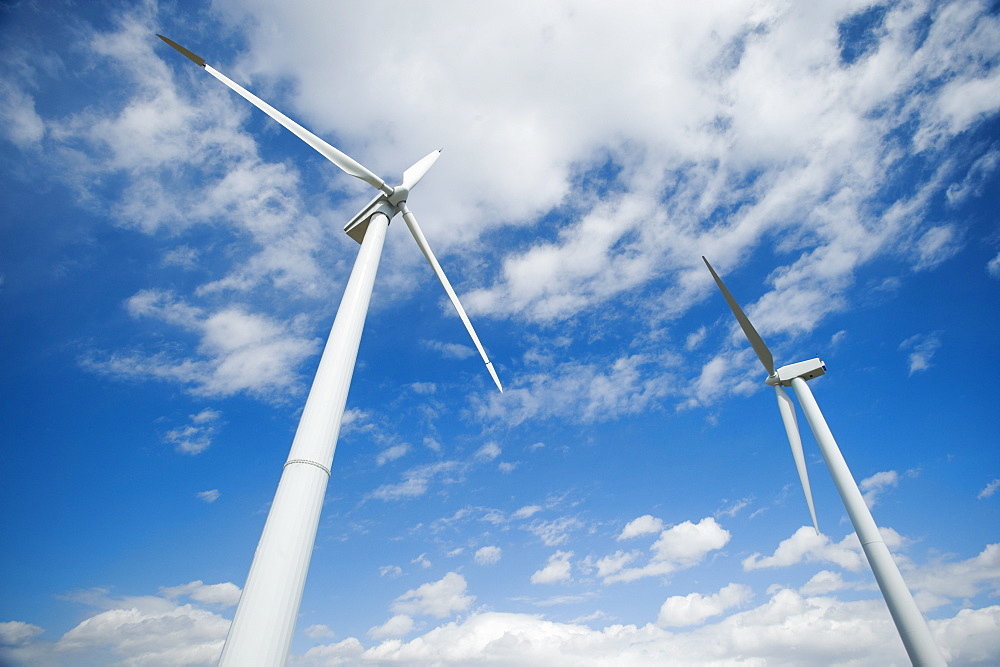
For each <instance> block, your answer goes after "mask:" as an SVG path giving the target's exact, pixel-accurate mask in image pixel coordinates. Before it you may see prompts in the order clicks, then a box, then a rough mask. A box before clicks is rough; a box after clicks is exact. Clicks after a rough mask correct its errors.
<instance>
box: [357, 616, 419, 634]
mask: <svg viewBox="0 0 1000 667" xmlns="http://www.w3.org/2000/svg"><path fill="white" fill-rule="evenodd" d="M413 626H414V623H413V619H412V618H410V617H409V616H407V615H405V614H397V615H395V616H393V617H392V618H390V619H389V620H388V621H386V622H385V623H383V624H382V625H379V626H376V627H374V628H372V629H370V630H369V631H368V636H369V637H371V638H372V639H384V638H386V637H402V636H404V635H408V634H410V632H412V631H413Z"/></svg>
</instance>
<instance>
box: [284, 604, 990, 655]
mask: <svg viewBox="0 0 1000 667" xmlns="http://www.w3.org/2000/svg"><path fill="white" fill-rule="evenodd" d="M734 593H735V594H736V595H738V593H739V592H738V591H735V592H734ZM741 604H742V603H741ZM929 624H930V626H931V631H932V633H933V634H934V635H935V639H936V640H937V641H938V643H939V645H940V646H941V648H942V650H943V652H944V654H945V658H946V659H947V660H949V661H950V662H952V663H953V664H977V663H982V662H987V663H988V662H990V661H991V660H992V659H994V658H995V656H996V655H998V654H1000V636H998V635H997V633H996V628H998V627H1000V607H996V606H994V607H986V608H984V609H964V610H962V611H960V612H959V613H958V614H957V615H956V616H954V617H953V618H949V619H944V620H939V621H936V620H932V621H930V623H929ZM895 633H896V631H895V628H894V626H893V625H892V621H891V619H890V618H889V615H888V613H887V612H886V610H885V604H884V603H883V602H882V601H881V600H864V601H857V602H839V601H836V600H834V599H832V598H822V597H818V598H817V597H803V596H801V595H799V594H798V593H796V592H794V591H792V590H788V589H782V590H780V591H778V592H776V593H775V594H774V595H773V596H772V597H770V598H769V599H768V600H767V601H766V602H765V603H763V604H762V605H760V606H759V607H756V608H753V609H748V610H746V611H742V612H738V613H735V614H732V615H730V616H728V617H726V618H724V619H722V620H721V621H719V622H717V623H714V624H711V623H710V624H706V625H703V626H702V627H698V628H694V629H692V630H689V631H687V632H683V633H678V632H670V631H667V630H665V629H662V628H660V627H657V626H656V625H654V624H652V623H649V624H646V625H609V626H607V627H605V628H601V629H591V628H589V627H587V626H586V625H581V624H575V623H556V622H553V621H549V620H545V619H543V618H541V617H540V616H533V615H527V614H511V613H501V612H482V613H476V614H472V615H470V616H469V617H468V618H465V619H464V620H462V621H460V622H456V621H452V622H449V623H446V624H444V625H441V626H438V627H436V628H433V629H431V630H429V631H428V632H426V633H424V634H423V635H420V636H418V637H415V638H414V639H412V640H410V641H409V642H406V643H403V642H400V641H397V640H389V641H386V642H383V643H382V644H379V645H377V646H373V647H371V648H369V649H367V650H366V649H364V648H363V647H361V646H360V645H358V644H355V643H351V644H348V643H347V642H346V640H345V642H340V643H339V644H335V645H331V646H330V647H316V648H315V649H311V650H310V651H309V652H308V653H306V655H305V656H303V662H304V664H316V665H319V664H329V661H334V662H335V663H336V661H337V660H341V661H348V662H354V663H362V662H365V661H370V662H399V663H408V664H423V663H434V664H442V665H463V664H470V663H481V662H497V663H505V664H551V665H562V664H566V665H570V664H593V663H604V662H606V663H609V664H611V663H613V664H629V665H650V666H653V665H657V666H660V665H692V664H698V665H717V666H720V667H721V665H725V664H732V663H735V662H739V661H744V662H745V661H747V660H752V661H758V662H761V663H768V664H770V663H776V664H796V665H805V666H810V667H813V666H814V667H820V666H821V665H831V664H847V663H852V662H855V663H871V664H902V663H906V662H907V659H906V654H905V652H904V651H903V646H902V643H900V642H891V641H886V639H885V638H886V637H892V636H894V635H895ZM844 636H850V637H851V641H850V642H848V643H845V642H844ZM330 656H336V658H331V657H330Z"/></svg>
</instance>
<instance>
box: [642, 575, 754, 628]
mask: <svg viewBox="0 0 1000 667" xmlns="http://www.w3.org/2000/svg"><path fill="white" fill-rule="evenodd" d="M752 597H753V592H752V591H751V590H750V588H749V587H748V586H744V585H743V584H729V585H728V586H725V587H723V588H722V589H721V590H720V591H719V592H718V593H715V594H713V595H707V596H703V595H701V594H699V593H691V594H689V595H674V596H672V597H669V598H667V600H666V601H665V602H664V603H663V605H662V606H661V607H660V615H659V616H658V617H657V619H656V624H657V625H659V626H661V627H665V628H667V627H680V626H687V625H698V624H700V623H703V622H704V621H706V620H707V619H709V618H711V617H713V616H718V615H719V614H721V613H723V612H725V611H727V610H729V609H732V608H733V607H736V606H739V605H742V604H745V603H746V602H748V601H749V600H750V598H752Z"/></svg>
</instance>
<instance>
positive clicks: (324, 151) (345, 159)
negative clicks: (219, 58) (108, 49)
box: [157, 35, 392, 194]
mask: <svg viewBox="0 0 1000 667" xmlns="http://www.w3.org/2000/svg"><path fill="white" fill-rule="evenodd" d="M157 36H158V37H159V38H160V39H162V40H163V41H164V42H166V43H167V44H169V45H170V46H172V47H174V48H175V49H177V50H178V51H180V52H181V53H183V54H184V55H185V56H187V57H188V58H189V59H191V60H192V61H194V62H195V63H196V64H198V65H200V66H201V67H203V68H204V69H205V71H206V72H208V73H209V74H211V75H212V76H214V77H215V78H216V79H218V80H219V81H221V82H222V83H224V84H226V86H228V87H229V88H230V89H232V90H233V91H235V92H236V93H237V94H239V95H240V96H241V97H243V98H244V99H246V100H247V101H248V102H250V104H252V105H254V106H255V107H257V108H258V109H260V110H261V111H263V112H264V113H266V114H267V115H268V116H270V117H271V118H273V119H274V120H276V121H278V122H279V123H281V124H282V125H283V126H284V127H285V128H286V129H287V130H288V131H290V132H291V133H292V134H294V135H295V136H297V137H298V138H299V139H301V140H302V141H304V142H306V143H307V144H309V145H310V146H312V147H313V149H315V150H316V151H317V152H319V154H320V155H322V156H323V157H325V158H326V159H327V160H329V161H330V162H332V163H334V164H335V165H337V166H338V167H340V168H341V169H342V170H344V171H345V172H346V173H348V174H350V175H351V176H354V177H355V178H360V179H361V180H362V181H364V182H365V183H368V184H370V185H371V186H372V187H375V188H378V189H379V190H382V191H383V192H385V193H386V194H392V188H390V187H389V186H387V185H386V184H385V181H383V180H382V179H381V178H379V177H378V176H376V175H375V174H374V173H373V172H371V171H370V170H369V169H368V168H367V167H365V166H364V165H362V164H361V163H360V162H358V161H357V160H355V159H354V158H352V157H351V156H349V155H347V154H345V153H342V152H340V151H339V150H337V149H336V148H334V147H333V146H331V145H330V144H328V143H326V142H325V141H323V140H322V139H320V138H319V137H317V136H316V135H315V134H313V133H312V132H310V131H309V130H307V129H305V128H304V127H302V126H301V125H299V124H298V123H296V122H295V121H294V120H292V119H291V118H289V117H288V116H286V115H285V114H283V113H281V112H280V111H278V110H277V109H275V108H274V107H272V106H271V105H270V104H268V103H267V102H265V101H264V100H262V99H260V98H259V97H257V96H256V95H254V94H253V93H251V92H250V91H248V90H246V89H245V88H243V87H242V86H240V85H239V84H237V83H235V82H234V81H232V80H231V79H229V78H228V77H227V76H226V75H224V74H223V73H222V72H219V71H218V70H216V69H215V68H213V67H212V66H211V65H209V64H207V63H206V62H205V59H204V58H201V57H200V56H197V55H195V54H193V53H191V52H190V51H188V50H187V49H185V48H184V47H183V46H181V45H180V44H177V43H176V42H173V41H171V40H169V39H167V38H166V37H164V36H163V35H157Z"/></svg>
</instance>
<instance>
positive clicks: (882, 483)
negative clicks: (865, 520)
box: [858, 470, 899, 509]
mask: <svg viewBox="0 0 1000 667" xmlns="http://www.w3.org/2000/svg"><path fill="white" fill-rule="evenodd" d="M898 484H899V473H897V472H896V471H895V470H886V471H884V472H877V473H875V474H874V475H872V476H871V477H866V478H865V479H863V480H861V482H859V483H858V488H859V489H860V490H861V493H862V494H863V495H864V498H865V504H867V505H868V507H869V509H870V508H872V507H875V503H876V502H877V501H878V497H879V496H880V495H881V494H883V493H885V492H886V491H887V490H889V489H894V488H896V486H897V485H898Z"/></svg>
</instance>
